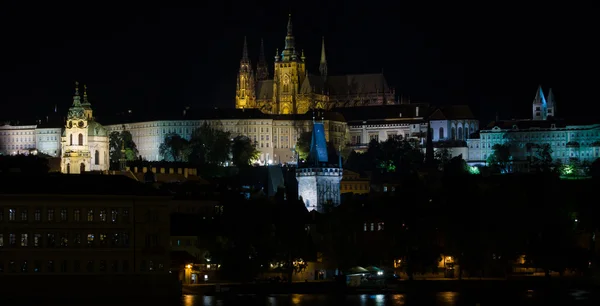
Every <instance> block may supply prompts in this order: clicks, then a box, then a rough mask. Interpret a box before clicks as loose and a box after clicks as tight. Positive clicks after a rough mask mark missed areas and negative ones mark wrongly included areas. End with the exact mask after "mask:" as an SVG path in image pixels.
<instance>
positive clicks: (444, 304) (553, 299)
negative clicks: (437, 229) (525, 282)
mask: <svg viewBox="0 0 600 306" xmlns="http://www.w3.org/2000/svg"><path fill="white" fill-rule="evenodd" d="M180 305H181V306H201V305H206V306H221V305H222V306H229V305H261V306H262V305H269V306H287V305H294V306H296V305H298V306H302V305H310V306H322V305H339V306H342V305H347V306H359V305H360V306H363V305H364V306H367V305H373V306H375V305H377V306H379V305H381V306H383V305H390V306H392V305H393V306H398V305H406V306H412V305H422V306H426V305H435V306H450V305H456V306H459V305H470V306H476V305H480V306H487V305H511V306H512V305H569V306H570V305H600V303H598V300H595V299H594V298H593V297H592V295H591V294H590V293H589V292H586V291H578V290H573V291H570V292H563V293H556V294H555V293H543V294H542V293H540V292H535V291H533V290H529V291H526V292H514V293H511V294H497V295H493V296H478V295H477V294H470V295H466V294H461V293H457V292H440V293H433V294H420V295H414V296H413V295H407V294H388V295H384V294H376V295H369V294H362V295H318V294H290V295H269V296H257V295H236V296H229V297H223V298H221V297H214V296H201V295H185V296H183V297H182V301H181V304H180Z"/></svg>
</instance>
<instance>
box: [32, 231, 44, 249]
mask: <svg viewBox="0 0 600 306" xmlns="http://www.w3.org/2000/svg"><path fill="white" fill-rule="evenodd" d="M41 246H42V234H33V247H36V248H39V247H41Z"/></svg>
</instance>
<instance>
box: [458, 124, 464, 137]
mask: <svg viewBox="0 0 600 306" xmlns="http://www.w3.org/2000/svg"><path fill="white" fill-rule="evenodd" d="M462 138H463V130H462V127H460V126H459V127H458V139H462Z"/></svg>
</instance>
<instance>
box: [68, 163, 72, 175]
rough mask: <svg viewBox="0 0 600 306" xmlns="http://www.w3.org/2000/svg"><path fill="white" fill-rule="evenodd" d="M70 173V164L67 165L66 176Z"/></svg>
mask: <svg viewBox="0 0 600 306" xmlns="http://www.w3.org/2000/svg"><path fill="white" fill-rule="evenodd" d="M70 173H71V164H67V174H70Z"/></svg>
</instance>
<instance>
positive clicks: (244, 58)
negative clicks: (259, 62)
mask: <svg viewBox="0 0 600 306" xmlns="http://www.w3.org/2000/svg"><path fill="white" fill-rule="evenodd" d="M249 61H250V58H249V57H248V41H247V40H246V36H244V49H243V50H242V62H244V63H247V62H249Z"/></svg>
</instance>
